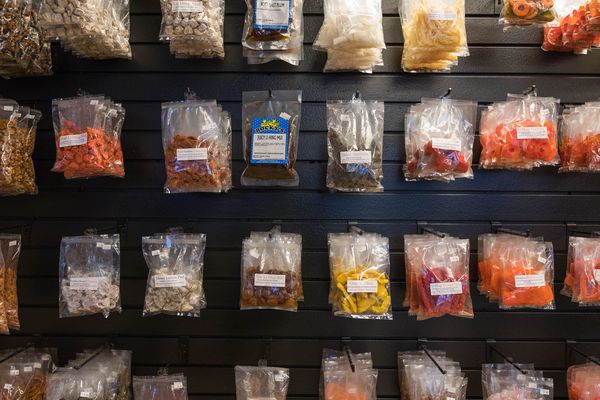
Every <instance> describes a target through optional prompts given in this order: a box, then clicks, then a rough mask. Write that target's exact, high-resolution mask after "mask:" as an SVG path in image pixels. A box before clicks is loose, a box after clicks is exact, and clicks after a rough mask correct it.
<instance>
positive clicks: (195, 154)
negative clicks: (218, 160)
mask: <svg viewBox="0 0 600 400" xmlns="http://www.w3.org/2000/svg"><path fill="white" fill-rule="evenodd" d="M196 160H208V148H206V147H196V148H191V149H177V161H196Z"/></svg>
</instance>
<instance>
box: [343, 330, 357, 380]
mask: <svg viewBox="0 0 600 400" xmlns="http://www.w3.org/2000/svg"><path fill="white" fill-rule="evenodd" d="M341 341H342V351H343V352H344V354H345V355H346V357H347V358H348V362H349V363H350V369H351V370H352V372H355V371H356V366H355V365H354V360H353V359H352V350H351V347H350V344H351V343H352V339H350V338H349V337H343V338H342V340H341Z"/></svg>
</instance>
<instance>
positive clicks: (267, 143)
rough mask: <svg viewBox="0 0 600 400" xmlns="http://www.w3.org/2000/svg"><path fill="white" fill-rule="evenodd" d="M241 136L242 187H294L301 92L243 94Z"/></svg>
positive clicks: (277, 91)
mask: <svg viewBox="0 0 600 400" xmlns="http://www.w3.org/2000/svg"><path fill="white" fill-rule="evenodd" d="M242 99H243V110H242V129H243V132H242V135H243V138H244V161H245V162H246V168H245V169H244V171H243V172H242V177H241V178H240V181H241V183H242V185H245V186H298V184H299V182H300V178H299V177H298V173H297V172H296V169H295V166H296V159H297V152H298V136H299V134H300V115H301V106H302V92H301V91H298V90H274V91H271V90H269V91H261V92H244V93H243V96H242Z"/></svg>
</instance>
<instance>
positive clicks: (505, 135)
mask: <svg viewBox="0 0 600 400" xmlns="http://www.w3.org/2000/svg"><path fill="white" fill-rule="evenodd" d="M558 104H559V100H558V99H555V98H552V97H537V96H535V95H525V96H522V95H509V96H508V101H505V102H499V103H494V104H492V105H491V106H488V109H487V110H484V111H483V112H482V114H481V123H480V132H481V146H482V147H483V148H482V150H481V156H480V161H479V166H480V168H484V169H517V170H527V169H532V168H534V167H539V166H543V165H557V164H558V163H559V156H558V137H557V125H558Z"/></svg>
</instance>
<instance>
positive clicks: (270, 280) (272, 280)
mask: <svg viewBox="0 0 600 400" xmlns="http://www.w3.org/2000/svg"><path fill="white" fill-rule="evenodd" d="M254 286H266V287H285V275H275V274H254Z"/></svg>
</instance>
